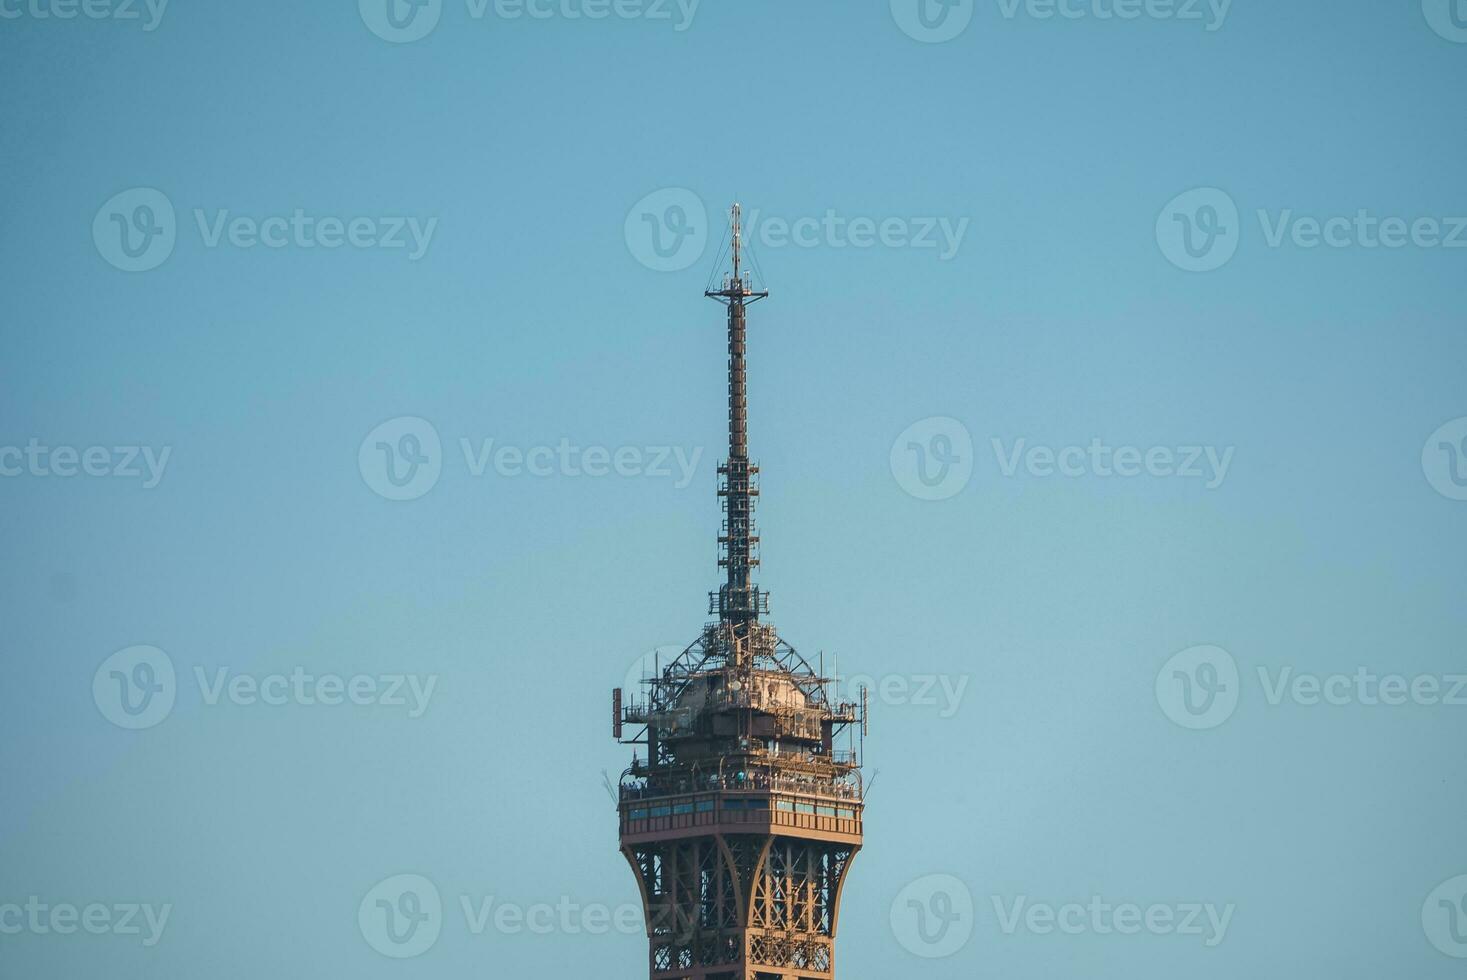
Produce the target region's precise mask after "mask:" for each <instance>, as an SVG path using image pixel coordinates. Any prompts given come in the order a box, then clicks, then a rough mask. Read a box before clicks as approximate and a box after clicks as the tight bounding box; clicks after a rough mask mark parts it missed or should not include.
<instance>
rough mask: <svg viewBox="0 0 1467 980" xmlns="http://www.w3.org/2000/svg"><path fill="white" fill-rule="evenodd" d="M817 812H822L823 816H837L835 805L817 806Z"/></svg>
mask: <svg viewBox="0 0 1467 980" xmlns="http://www.w3.org/2000/svg"><path fill="white" fill-rule="evenodd" d="M815 812H816V813H818V814H820V815H821V816H822V817H833V816H835V807H833V806H817V807H816V808H815Z"/></svg>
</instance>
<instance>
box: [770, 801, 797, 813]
mask: <svg viewBox="0 0 1467 980" xmlns="http://www.w3.org/2000/svg"><path fill="white" fill-rule="evenodd" d="M774 805H775V807H776V808H777V809H780V810H784V811H786V812H787V813H793V812H794V809H795V804H794V803H793V802H792V801H790V800H775V801H774Z"/></svg>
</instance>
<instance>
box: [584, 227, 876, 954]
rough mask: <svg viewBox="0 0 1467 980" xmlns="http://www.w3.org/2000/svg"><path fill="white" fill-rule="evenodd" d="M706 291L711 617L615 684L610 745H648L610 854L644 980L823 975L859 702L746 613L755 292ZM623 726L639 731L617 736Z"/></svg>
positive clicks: (856, 821)
mask: <svg viewBox="0 0 1467 980" xmlns="http://www.w3.org/2000/svg"><path fill="white" fill-rule="evenodd" d="M731 218H732V221H731V228H732V251H733V272H732V274H731V275H728V276H726V277H724V280H723V284H722V287H721V288H719V289H717V290H713V289H710V290H707V291H706V292H705V295H706V296H709V297H711V298H714V299H717V300H719V301H720V302H722V303H724V304H725V305H727V307H728V423H729V432H728V445H729V454H728V459H727V460H725V461H724V462H723V463H722V464H721V465H720V466H719V470H718V472H719V476H720V481H719V489H718V493H719V497H720V499H721V500H722V502H723V508H724V512H725V517H724V521H723V527H722V530H721V532H720V534H719V538H718V542H719V566H720V567H721V568H723V569H725V570H726V573H727V576H726V578H725V580H724V582H723V583H722V585H721V586H720V588H719V590H718V591H717V592H715V593H712V594H710V597H709V598H710V603H709V612H710V613H716V614H717V616H718V619H717V621H715V622H712V623H709V624H708V625H707V626H705V627H704V629H703V632H702V634H701V635H700V636H699V638H698V639H697V640H695V641H694V642H693V643H691V644H689V646H688V647H687V649H685V650H684V651H683V652H682V653H681V654H680V655H679V656H677V657H676V658H674V660H673V662H672V663H670V664H668V665H667V666H666V667H665V668H662V669H661V670H660V671H659V672H658V674H657V675H656V676H654V677H652V678H649V679H648V680H647V681H646V682H645V683H646V684H647V687H648V691H647V693H646V696H645V697H643V698H638V697H635V696H631V695H628V694H626V693H625V692H623V691H622V690H621V689H620V688H618V689H617V690H616V691H614V692H613V694H612V712H613V722H612V724H613V731H614V734H615V735H616V737H617V738H619V739H621V740H622V741H623V742H626V743H629V744H636V745H642V746H645V748H646V757H645V759H642V758H639V757H638V756H637V755H636V754H634V755H633V758H632V764H631V766H629V767H628V768H627V770H626V771H625V772H624V773H623V774H622V779H621V786H620V792H619V802H618V812H619V818H620V837H621V850H622V853H623V854H624V855H625V856H626V859H627V861H628V863H629V864H630V865H631V867H632V870H633V872H634V873H635V874H636V878H637V886H638V889H639V890H640V892H641V895H642V903H643V908H644V910H645V912H646V925H647V936H648V940H649V943H648V968H649V975H650V977H651V978H652V980H776V978H778V980H799V978H805V980H833V978H834V976H835V933H836V924H837V922H838V920H839V911H840V896H841V889H842V887H843V886H844V884H845V879H846V872H847V870H848V869H849V867H850V862H851V858H852V857H853V856H854V855H855V853H856V851H858V850H860V848H861V841H862V837H861V819H862V811H863V809H864V802H863V796H864V792H863V789H862V783H861V773H860V759H859V756H858V752H857V751H856V750H855V748H853V747H848V748H844V749H841V748H837V746H836V742H837V738H838V736H839V735H840V734H841V733H842V732H844V733H845V734H846V736H847V740H848V741H850V740H852V739H853V738H854V735H855V733H856V732H857V731H859V732H860V734H861V735H864V734H865V728H866V712H865V704H864V698H863V699H862V701H863V703H862V704H861V705H859V706H858V705H856V704H853V703H836V702H834V701H833V700H832V698H831V695H830V690H829V688H830V684H831V681H830V679H829V678H826V677H823V676H821V675H820V673H819V672H817V671H816V670H815V669H814V668H813V667H812V666H811V665H810V663H809V662H807V661H806V660H805V658H804V657H802V656H800V654H799V653H798V652H797V651H796V650H795V648H794V647H792V646H790V645H789V644H788V643H786V642H784V640H782V639H780V637H779V636H778V634H777V633H776V632H775V630H774V627H772V626H770V625H769V624H767V623H763V622H761V621H760V616H761V614H763V613H766V612H768V596H767V594H765V593H763V592H761V591H760V589H759V587H758V586H757V585H755V584H754V583H753V580H752V571H753V569H754V568H756V567H758V564H759V559H758V544H759V537H758V534H757V532H756V529H755V524H754V504H755V501H756V500H757V497H758V494H759V489H758V485H757V475H758V472H759V467H758V466H757V465H755V464H753V463H751V462H750V460H749V453H748V375H747V366H746V360H745V353H746V345H745V339H746V319H745V312H744V311H745V307H746V306H748V305H749V304H751V303H753V302H756V301H757V300H760V299H763V298H765V297H766V296H768V295H769V294H768V292H767V291H762V290H755V289H754V288H753V286H752V283H751V282H750V280H749V278H748V276H747V275H746V274H745V273H744V272H743V271H742V269H741V258H742V249H743V242H742V231H741V228H740V211H739V206H738V205H737V204H735V205H734V206H733V210H732V214H731ZM626 726H632V727H634V728H635V727H637V726H640V730H639V731H638V732H637V734H635V735H634V736H633V737H631V738H623V736H622V732H623V730H624V728H625V727H626Z"/></svg>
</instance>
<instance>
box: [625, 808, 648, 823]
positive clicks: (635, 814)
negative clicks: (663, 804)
mask: <svg viewBox="0 0 1467 980" xmlns="http://www.w3.org/2000/svg"><path fill="white" fill-rule="evenodd" d="M627 819H628V820H646V819H647V808H646V807H644V806H639V807H633V808H632V809H631V810H629V811H627Z"/></svg>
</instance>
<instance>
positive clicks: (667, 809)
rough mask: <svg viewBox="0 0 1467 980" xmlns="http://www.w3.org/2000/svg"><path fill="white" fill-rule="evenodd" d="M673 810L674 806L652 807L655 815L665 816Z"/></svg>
mask: <svg viewBox="0 0 1467 980" xmlns="http://www.w3.org/2000/svg"><path fill="white" fill-rule="evenodd" d="M671 812H672V807H670V806H654V807H653V808H652V816H654V817H665V816H667V815H668V814H669V813H671Z"/></svg>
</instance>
